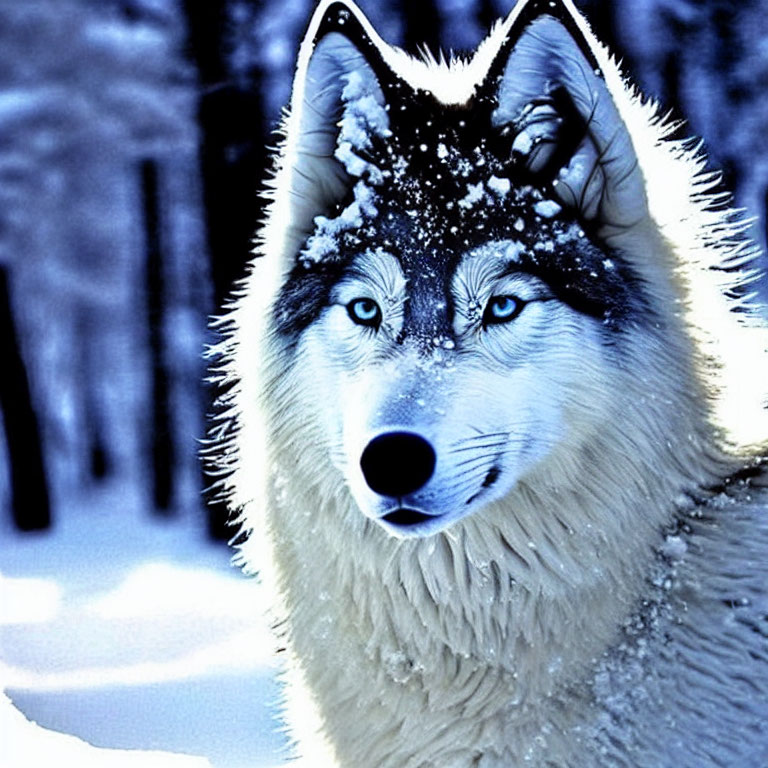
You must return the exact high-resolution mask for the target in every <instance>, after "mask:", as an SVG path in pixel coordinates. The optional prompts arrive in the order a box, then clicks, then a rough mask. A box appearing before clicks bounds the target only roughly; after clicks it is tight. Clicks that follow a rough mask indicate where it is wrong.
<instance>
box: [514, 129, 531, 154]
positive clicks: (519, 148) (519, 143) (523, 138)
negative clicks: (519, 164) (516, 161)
mask: <svg viewBox="0 0 768 768" xmlns="http://www.w3.org/2000/svg"><path fill="white" fill-rule="evenodd" d="M532 148H533V139H532V138H531V137H530V135H529V134H528V133H526V132H525V131H522V132H521V133H518V134H517V136H516V137H515V140H514V141H513V142H512V152H513V153H515V154H516V155H523V156H525V155H528V153H529V152H530V151H531V149H532Z"/></svg>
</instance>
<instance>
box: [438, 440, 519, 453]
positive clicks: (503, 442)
mask: <svg viewBox="0 0 768 768" xmlns="http://www.w3.org/2000/svg"><path fill="white" fill-rule="evenodd" d="M506 444H507V441H506V440H498V441H497V442H495V443H486V444H485V445H465V446H463V447H462V448H452V449H451V450H450V451H447V453H464V452H466V451H482V450H485V449H486V448H497V447H498V446H500V445H506Z"/></svg>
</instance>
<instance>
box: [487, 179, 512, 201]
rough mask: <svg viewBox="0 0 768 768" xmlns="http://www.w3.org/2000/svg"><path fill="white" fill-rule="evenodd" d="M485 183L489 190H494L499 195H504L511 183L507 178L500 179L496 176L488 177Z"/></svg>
mask: <svg viewBox="0 0 768 768" xmlns="http://www.w3.org/2000/svg"><path fill="white" fill-rule="evenodd" d="M487 185H488V189H490V190H491V192H494V193H495V194H497V195H498V196H499V197H505V196H506V195H507V193H508V192H509V190H510V187H511V186H512V183H511V182H510V180H509V179H502V178H499V177H498V176H491V178H490V179H488V182H487Z"/></svg>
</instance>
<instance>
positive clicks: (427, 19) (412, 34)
mask: <svg viewBox="0 0 768 768" xmlns="http://www.w3.org/2000/svg"><path fill="white" fill-rule="evenodd" d="M398 6H399V7H398V10H399V13H400V14H401V16H402V18H403V21H404V27H405V29H404V32H403V46H402V47H403V48H404V49H405V50H406V51H408V53H410V54H413V55H418V54H419V53H420V52H421V51H423V50H424V48H427V49H428V50H429V51H431V52H432V54H433V55H436V54H437V53H438V51H440V49H441V43H442V37H443V36H442V29H443V23H442V22H443V20H442V18H441V16H440V13H439V11H438V10H437V4H436V3H435V1H434V0H421V2H414V0H400V2H399V3H398Z"/></svg>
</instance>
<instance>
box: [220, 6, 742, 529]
mask: <svg viewBox="0 0 768 768" xmlns="http://www.w3.org/2000/svg"><path fill="white" fill-rule="evenodd" d="M652 115H653V113H652V109H651V108H649V107H647V106H643V105H641V104H640V103H639V102H638V101H637V100H635V99H633V97H632V96H631V95H630V94H629V93H628V91H627V89H626V88H625V86H624V85H623V83H622V81H621V79H620V76H619V74H618V72H617V70H616V68H615V66H614V65H613V64H612V63H611V62H610V61H609V60H608V58H607V56H606V54H605V53H604V51H603V50H602V49H601V48H600V47H599V46H598V45H597V44H596V43H595V41H594V39H593V38H592V37H591V35H590V33H589V31H588V30H587V29H586V26H585V25H584V22H583V20H581V18H580V17H579V16H578V15H577V14H576V13H575V12H574V11H573V9H572V6H571V4H570V2H569V1H568V0H558V2H548V3H542V2H538V0H528V2H521V3H519V4H518V7H517V8H516V9H515V11H514V12H513V13H512V15H511V16H510V17H509V19H507V21H506V22H505V23H504V24H503V25H500V26H498V27H496V29H495V30H494V32H493V33H492V34H491V36H490V37H489V39H488V40H487V41H486V42H485V43H483V45H482V46H481V48H480V49H479V51H478V53H477V54H476V56H475V57H474V58H473V59H472V60H471V62H469V63H461V62H458V63H457V62H453V63H451V64H446V63H436V62H434V61H428V62H417V61H414V60H412V59H409V58H408V57H407V56H405V55H404V54H402V53H401V52H399V51H397V50H395V49H393V48H391V47H389V46H388V45H386V44H385V43H383V42H382V41H381V39H380V38H379V37H378V36H377V35H376V33H375V32H374V31H373V30H372V28H371V27H370V25H369V24H368V22H367V21H366V20H365V18H364V17H363V16H362V15H361V14H360V12H359V11H358V10H357V9H356V8H355V7H354V6H353V5H352V4H351V3H342V2H323V3H321V5H320V7H319V8H318V10H317V11H316V13H315V16H314V18H313V20H312V22H311V24H310V28H309V32H308V34H307V38H306V40H305V42H304V45H303V47H302V50H301V54H300V61H299V69H298V74H297V79H296V82H295V85H294V92H293V100H292V113H291V117H290V118H289V121H288V124H287V129H286V143H285V147H284V150H283V155H282V165H281V167H280V168H279V170H278V174H277V177H276V184H275V188H276V192H275V199H274V203H273V206H272V209H271V212H270V215H269V219H268V222H267V224H266V227H265V229H264V233H263V239H262V250H263V253H264V256H263V260H264V261H268V262H269V263H268V265H267V264H265V265H263V266H262V265H261V264H259V265H258V268H257V269H256V270H255V271H254V275H253V277H252V278H250V280H249V284H248V285H247V286H246V291H245V296H244V297H243V298H242V299H241V301H240V304H239V307H238V312H237V313H236V315H235V326H236V327H235V332H234V335H233V339H234V345H235V346H236V347H238V349H237V350H236V351H235V353H234V357H235V358H236V360H237V362H236V363H235V364H234V365H232V366H230V369H229V373H230V375H231V376H232V377H233V378H234V379H237V380H238V381H240V382H242V384H241V386H240V388H239V389H238V390H237V395H236V397H239V401H238V402H237V404H236V406H235V407H236V410H237V411H239V412H241V413H247V412H250V411H252V410H253V409H254V408H255V403H256V402H257V401H259V402H262V403H263V402H264V399H265V398H266V400H267V403H266V408H265V410H266V413H267V416H266V419H265V420H264V421H262V422H260V423H259V426H258V427H253V426H250V425H251V424H252V423H253V422H252V421H251V422H249V417H247V416H243V417H241V422H242V423H241V425H240V429H241V431H242V430H245V431H246V432H247V431H248V430H250V434H251V439H249V440H245V441H243V440H242V439H241V440H240V447H239V454H238V456H239V464H238V470H237V471H238V472H240V473H241V475H242V474H248V473H251V472H255V471H256V465H257V464H260V463H266V464H267V465H269V464H270V462H271V461H273V460H275V457H274V456H272V455H268V456H267V457H266V458H265V457H262V456H261V455H259V454H256V453H254V454H249V448H248V447H247V446H249V445H251V444H255V443H259V442H261V441H262V435H260V434H257V433H258V432H265V433H267V434H268V435H270V436H271V437H270V438H269V440H270V441H271V442H272V444H276V445H279V446H280V449H279V451H278V453H280V456H281V461H282V462H283V463H285V462H286V461H287V462H290V465H291V466H290V470H289V471H295V472H297V473H299V474H300V475H301V476H302V477H304V478H306V482H307V484H308V485H310V486H311V485H312V484H316V488H317V490H318V492H319V493H320V495H321V496H323V497H325V498H328V497H333V496H338V494H340V493H346V491H344V490H340V489H341V488H343V487H344V486H346V488H347V489H348V490H349V491H351V495H352V497H353V498H354V501H355V502H356V506H357V509H358V513H359V514H362V515H363V516H365V517H366V518H369V519H370V520H373V521H375V522H376V523H377V524H378V525H380V526H381V527H383V528H384V529H386V530H387V531H388V532H390V533H392V534H394V535H395V536H398V537H420V536H425V535H430V534H433V533H435V532H437V531H440V530H443V529H446V528H447V527H448V526H451V525H452V524H454V523H455V522H456V521H457V520H459V519H461V518H465V517H466V516H468V515H473V514H475V513H479V514H482V510H483V509H491V508H493V506H494V505H493V502H494V501H498V500H500V499H503V498H508V497H510V496H511V494H517V497H519V498H522V497H524V496H525V494H530V493H538V494H541V493H547V492H549V493H550V494H551V495H554V496H557V494H559V493H562V492H563V489H564V488H567V489H570V490H571V491H573V492H575V493H579V494H581V496H582V497H583V500H584V503H585V504H586V505H589V503H591V502H590V500H591V499H600V500H601V503H604V504H606V505H608V504H610V496H611V494H616V493H619V491H618V490H617V489H618V488H621V489H623V490H621V491H620V492H621V493H631V492H635V493H636V494H637V495H638V497H639V498H644V499H645V500H647V501H648V500H650V499H651V498H652V497H653V496H654V494H655V492H656V491H655V490H654V488H656V490H658V488H657V486H659V485H663V486H664V489H665V492H668V491H674V490H675V489H677V490H680V488H681V487H682V486H685V485H686V484H690V485H695V484H696V483H698V482H702V481H703V480H705V479H706V477H707V476H708V472H709V470H708V469H707V468H706V467H707V464H706V460H703V459H702V457H704V456H708V455H714V450H713V449H712V445H713V443H714V441H713V430H712V424H711V421H712V420H711V419H710V418H709V416H708V409H709V407H710V403H709V400H708V398H709V396H710V393H709V392H708V390H707V384H706V382H705V381H704V377H703V375H702V374H701V370H702V369H701V366H700V362H701V355H700V352H699V351H698V350H697V347H696V345H695V344H696V339H694V335H695V334H693V333H692V331H691V327H692V326H691V322H692V321H691V317H692V314H691V313H690V312H689V310H692V309H693V310H700V309H702V308H703V309H704V310H705V314H707V313H708V315H709V316H711V317H712V318H716V319H714V320H712V321H711V323H710V325H709V327H707V328H705V334H706V335H707V336H708V337H713V336H715V335H716V332H714V331H713V330H712V329H713V328H715V326H717V327H718V329H719V327H720V326H721V325H722V324H723V323H726V325H727V324H729V323H730V324H733V318H732V312H731V307H729V306H728V305H727V303H726V301H725V299H723V298H722V295H721V294H720V292H719V291H716V290H714V289H712V290H710V289H709V288H707V289H705V290H703V291H700V292H699V293H696V292H695V291H694V288H695V286H696V285H697V284H698V282H699V278H698V277H696V276H690V275H689V274H688V271H687V270H689V269H690V268H691V267H692V266H693V267H694V268H695V269H697V270H698V274H704V273H706V272H708V271H709V272H711V271H712V270H711V267H712V266H714V265H715V263H716V262H719V260H721V259H723V258H724V257H725V258H728V257H731V258H733V255H734V253H735V252H736V250H735V249H736V246H735V245H734V243H733V234H734V232H735V231H736V229H737V227H736V226H735V225H730V226H729V225H728V224H727V223H726V222H725V220H724V218H723V214H722V213H711V214H710V213H708V212H707V210H706V206H705V205H704V203H703V202H702V194H701V188H700V186H699V187H698V188H697V187H696V184H699V185H700V184H701V182H692V180H691V179H692V178H693V176H694V172H695V171H697V170H699V169H700V165H701V161H700V160H695V159H691V158H690V157H688V156H684V155H683V150H682V149H681V148H680V147H679V146H677V145H672V144H669V143H667V144H666V145H665V144H661V143H660V141H661V137H662V135H663V129H660V128H659V127H658V124H657V123H658V121H657V120H655V118H653V116H652ZM681 222H683V223H682V224H681ZM718 226H719V227H720V228H721V229H720V231H719V232H717V231H716V227H718ZM726 230H727V231H726ZM724 233H725V234H724ZM728 238H731V239H730V241H729V239H728ZM716 241H717V242H716ZM718 243H719V245H718ZM728 249H730V251H729V250H728ZM701 261H704V263H703V264H701V263H699V262H701ZM721 275H723V276H724V279H722V280H721V281H720V282H721V283H725V279H729V280H733V272H731V273H730V274H729V275H727V276H726V275H725V273H721ZM707 277H708V278H709V283H708V285H711V286H712V287H713V288H717V287H718V286H717V277H716V276H714V277H712V276H707ZM254 297H255V298H254ZM706 322H707V321H705V323H704V325H706ZM254 339H256V342H254ZM247 347H250V348H251V349H252V350H254V351H255V352H254V351H252V352H250V353H249V352H246V351H245V348H247ZM258 366H261V367H262V368H263V369H264V370H265V371H266V375H265V376H264V377H263V380H262V383H261V384H260V385H259V386H253V385H250V384H248V383H247V381H248V380H253V379H254V375H255V373H254V369H255V368H256V367H258ZM243 444H245V445H246V447H245V448H244V447H243ZM617 476H621V477H620V482H619V483H616V477H617ZM659 476H669V477H671V478H674V479H671V480H669V482H666V483H664V482H661V481H659V480H658V477H659ZM342 480H343V484H342V482H341V481H342ZM245 485H246V486H247V485H248V484H247V483H246V484H245ZM546 489H549V490H548V491H547V490H546ZM241 493H242V492H241ZM239 502H240V503H248V502H250V496H249V495H248V494H247V493H246V494H245V495H244V496H241V498H240V499H239ZM520 503H521V504H522V502H520ZM519 522H520V524H521V525H524V523H525V521H519ZM561 523H562V524H563V526H564V527H565V529H568V528H570V527H571V526H572V525H573V521H572V520H569V521H565V522H563V521H562V520H561Z"/></svg>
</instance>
